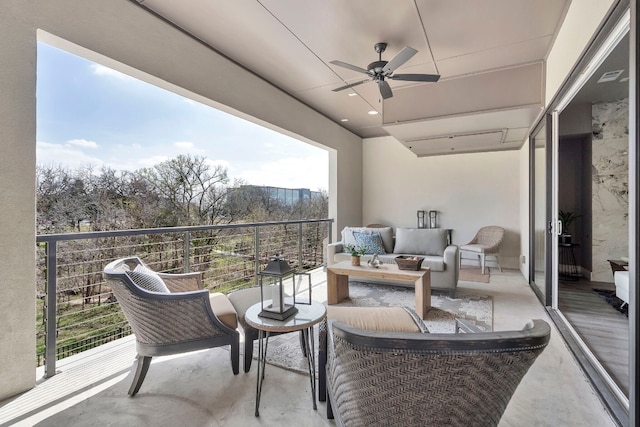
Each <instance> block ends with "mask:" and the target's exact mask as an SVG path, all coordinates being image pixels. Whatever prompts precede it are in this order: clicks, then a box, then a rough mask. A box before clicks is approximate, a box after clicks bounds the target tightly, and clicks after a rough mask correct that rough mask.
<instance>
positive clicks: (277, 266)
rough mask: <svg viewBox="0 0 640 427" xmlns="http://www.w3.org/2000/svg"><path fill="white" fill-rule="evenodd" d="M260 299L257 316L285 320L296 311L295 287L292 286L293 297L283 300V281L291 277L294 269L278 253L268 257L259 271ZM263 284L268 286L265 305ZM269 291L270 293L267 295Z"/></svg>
mask: <svg viewBox="0 0 640 427" xmlns="http://www.w3.org/2000/svg"><path fill="white" fill-rule="evenodd" d="M258 274H259V275H260V301H261V302H262V311H261V312H260V314H258V316H260V317H266V318H269V319H276V320H285V319H287V318H289V317H291V316H293V315H294V314H296V313H297V312H298V309H297V308H296V306H295V300H296V287H295V286H293V298H292V299H288V300H285V292H284V281H285V280H287V279H288V278H290V277H293V275H294V270H293V268H291V266H290V265H289V263H288V262H287V261H285V260H284V259H283V258H282V257H280V256H279V255H276V256H273V257H271V258H269V263H268V264H267V266H266V267H265V268H264V270H262V271H261V272H260V273H258ZM265 285H266V286H267V287H268V293H267V297H266V302H269V296H271V298H270V300H271V301H270V304H268V305H266V306H265V290H264V287H265ZM269 293H270V294H271V295H269Z"/></svg>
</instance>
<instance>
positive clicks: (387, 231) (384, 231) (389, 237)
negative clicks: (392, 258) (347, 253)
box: [342, 227, 393, 254]
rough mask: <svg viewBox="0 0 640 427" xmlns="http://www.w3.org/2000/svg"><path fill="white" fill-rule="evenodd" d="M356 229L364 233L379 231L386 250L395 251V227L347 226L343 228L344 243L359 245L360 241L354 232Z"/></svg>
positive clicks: (388, 251)
mask: <svg viewBox="0 0 640 427" xmlns="http://www.w3.org/2000/svg"><path fill="white" fill-rule="evenodd" d="M354 231H356V232H358V233H364V234H374V233H379V234H380V237H381V238H382V244H383V245H384V250H385V252H386V253H388V254H390V253H393V228H391V227H381V228H367V227H345V228H344V229H343V230H342V243H343V244H344V245H355V246H358V242H357V241H356V238H355V236H354V235H353V232H354Z"/></svg>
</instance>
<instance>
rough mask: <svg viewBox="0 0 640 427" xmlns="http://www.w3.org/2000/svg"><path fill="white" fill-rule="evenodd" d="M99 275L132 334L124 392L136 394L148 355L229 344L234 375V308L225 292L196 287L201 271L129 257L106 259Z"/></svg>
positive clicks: (236, 344)
mask: <svg viewBox="0 0 640 427" xmlns="http://www.w3.org/2000/svg"><path fill="white" fill-rule="evenodd" d="M103 276H104V278H105V280H106V281H107V283H108V284H109V285H110V286H111V289H112V290H113V293H114V294H115V296H116V298H117V299H118V302H119V303H120V306H121V308H122V311H123V312H124V314H125V316H126V318H127V320H128V321H129V324H130V325H131V329H132V330H133V333H134V334H135V336H136V350H137V352H138V356H137V358H136V361H135V362H134V364H133V367H132V370H135V372H134V377H133V382H132V383H131V387H130V388H129V395H131V396H134V395H135V394H136V393H138V390H139V389H140V386H141V385H142V382H143V381H144V378H145V376H146V374H147V371H148V369H149V365H150V364H151V358H152V357H153V356H166V355H170V354H177V353H185V352H189V351H194V350H201V349H205V348H211V347H220V346H223V345H230V346H231V352H230V353H231V367H232V370H233V373H234V374H237V373H238V371H239V362H240V359H239V355H240V354H239V333H238V331H237V330H236V328H237V315H236V312H235V310H234V308H233V306H232V305H231V302H229V300H228V299H227V297H226V296H224V295H223V294H220V293H212V294H210V293H209V291H207V290H205V289H202V274H201V273H190V274H189V273H187V274H166V273H164V274H163V273H155V272H154V271H152V270H150V269H149V268H148V267H147V266H146V265H145V264H144V263H143V262H142V261H141V260H140V258H137V257H131V258H123V259H118V260H116V261H113V262H111V263H109V264H108V265H107V266H106V267H105V268H104V271H103ZM158 279H160V280H158Z"/></svg>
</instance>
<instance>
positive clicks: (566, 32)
mask: <svg viewBox="0 0 640 427" xmlns="http://www.w3.org/2000/svg"><path fill="white" fill-rule="evenodd" d="M615 2H616V0H573V1H572V2H571V5H570V6H569V10H568V11H567V14H566V16H565V18H564V21H563V22H562V28H561V29H560V32H559V34H558V36H557V37H556V39H555V41H554V43H553V48H552V49H551V51H550V52H549V55H548V56H547V61H546V79H545V103H546V105H549V103H550V102H551V100H552V99H553V97H554V95H555V94H556V93H557V92H558V89H560V86H561V85H562V83H563V82H564V80H565V79H566V78H567V76H568V75H569V73H570V72H571V69H572V68H573V67H574V66H575V64H576V63H577V62H578V60H579V59H580V56H581V55H582V53H583V52H584V50H585V49H586V47H587V45H588V43H589V41H590V40H591V38H592V37H593V35H594V34H595V33H596V31H597V29H598V27H599V26H600V25H601V24H602V22H603V20H604V19H605V17H606V16H607V14H608V12H609V9H611V6H612V5H613V4H614V3H615Z"/></svg>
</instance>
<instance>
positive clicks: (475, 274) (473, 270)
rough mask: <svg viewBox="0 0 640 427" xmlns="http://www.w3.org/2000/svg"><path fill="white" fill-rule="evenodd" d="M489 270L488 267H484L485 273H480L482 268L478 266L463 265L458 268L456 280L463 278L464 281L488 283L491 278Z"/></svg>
mask: <svg viewBox="0 0 640 427" xmlns="http://www.w3.org/2000/svg"><path fill="white" fill-rule="evenodd" d="M489 270H490V268H489V267H485V269H484V272H485V274H482V269H481V268H480V267H473V266H468V265H463V266H462V268H461V269H460V276H459V277H458V280H464V281H465V282H480V283H489V281H490V280H491V274H490V273H489Z"/></svg>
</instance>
